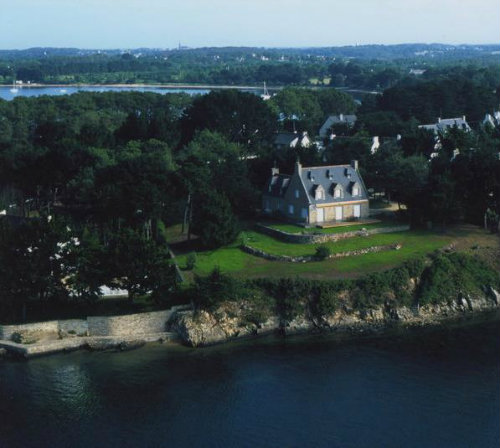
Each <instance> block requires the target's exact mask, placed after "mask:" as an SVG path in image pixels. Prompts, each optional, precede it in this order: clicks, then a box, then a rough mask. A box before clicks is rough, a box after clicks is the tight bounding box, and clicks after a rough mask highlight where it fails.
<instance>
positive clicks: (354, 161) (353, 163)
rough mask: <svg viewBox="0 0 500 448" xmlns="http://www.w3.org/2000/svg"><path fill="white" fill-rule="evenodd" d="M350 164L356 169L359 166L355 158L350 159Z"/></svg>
mask: <svg viewBox="0 0 500 448" xmlns="http://www.w3.org/2000/svg"><path fill="white" fill-rule="evenodd" d="M351 166H352V167H353V168H354V169H355V170H356V171H357V170H358V168H359V163H358V161H357V160H351Z"/></svg>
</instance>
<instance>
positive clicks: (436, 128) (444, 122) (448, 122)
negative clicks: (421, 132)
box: [419, 117, 471, 133]
mask: <svg viewBox="0 0 500 448" xmlns="http://www.w3.org/2000/svg"><path fill="white" fill-rule="evenodd" d="M455 126H456V127H457V128H458V129H461V130H463V131H470V130H471V129H470V126H469V124H468V123H467V120H466V119H465V117H458V118H440V119H439V120H438V122H437V123H432V124H423V125H420V126H419V128H421V129H427V130H429V131H433V132H435V133H438V132H444V131H448V130H449V129H450V128H453V127H455Z"/></svg>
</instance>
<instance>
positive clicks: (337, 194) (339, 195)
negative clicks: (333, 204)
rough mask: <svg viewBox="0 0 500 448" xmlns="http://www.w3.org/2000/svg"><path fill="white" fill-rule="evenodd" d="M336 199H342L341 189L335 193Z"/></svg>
mask: <svg viewBox="0 0 500 448" xmlns="http://www.w3.org/2000/svg"><path fill="white" fill-rule="evenodd" d="M333 197H334V198H341V197H342V190H341V189H340V188H336V189H335V192H334V194H333Z"/></svg>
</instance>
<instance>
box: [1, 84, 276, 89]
mask: <svg viewBox="0 0 500 448" xmlns="http://www.w3.org/2000/svg"><path fill="white" fill-rule="evenodd" d="M0 87H8V88H11V87H12V85H11V84H1V85H0ZM16 87H17V88H18V89H25V88H27V89H30V88H37V89H39V88H66V87H74V88H78V87H112V88H120V89H121V88H132V89H140V88H146V89H148V88H151V89H166V90H175V89H193V90H208V89H214V90H216V89H226V90H227V89H236V90H262V86H245V85H243V86H240V85H217V84H189V83H183V84H176V83H154V84H141V83H134V84H124V83H114V84H102V83H97V84H90V83H71V84H42V83H31V84H22V85H18V86H16ZM282 88H283V87H277V86H274V87H268V89H271V90H281V89H282Z"/></svg>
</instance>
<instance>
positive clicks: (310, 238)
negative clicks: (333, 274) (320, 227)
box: [255, 222, 410, 244]
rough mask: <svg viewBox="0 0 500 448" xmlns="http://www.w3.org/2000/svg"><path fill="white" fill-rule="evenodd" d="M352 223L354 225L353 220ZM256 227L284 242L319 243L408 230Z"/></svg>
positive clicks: (394, 227)
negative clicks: (322, 230) (296, 230)
mask: <svg viewBox="0 0 500 448" xmlns="http://www.w3.org/2000/svg"><path fill="white" fill-rule="evenodd" d="M353 225H356V223H355V222H353ZM255 227H256V229H257V230H258V231H259V232H261V233H264V234H265V235H269V236H272V237H273V238H277V239H279V240H281V241H284V242H285V243H296V244H320V243H327V242H330V241H339V240H343V239H346V238H353V237H356V236H369V235H377V234H380V233H393V232H403V231H406V230H410V226H409V225H407V224H405V225H400V226H392V227H380V228H377V229H367V230H355V231H352V232H342V233H306V234H303V233H288V232H284V231H282V230H278V229H273V228H272V227H267V226H264V225H262V224H256V225H255Z"/></svg>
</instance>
